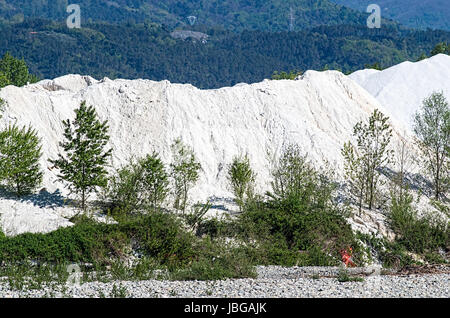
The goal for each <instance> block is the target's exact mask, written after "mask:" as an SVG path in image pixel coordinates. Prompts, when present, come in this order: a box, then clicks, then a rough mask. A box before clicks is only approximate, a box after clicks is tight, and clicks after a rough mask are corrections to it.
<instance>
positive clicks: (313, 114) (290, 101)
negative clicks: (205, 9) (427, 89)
mask: <svg viewBox="0 0 450 318" xmlns="http://www.w3.org/2000/svg"><path fill="white" fill-rule="evenodd" d="M0 98H3V99H4V100H5V101H7V108H6V111H5V113H4V115H3V118H2V119H1V120H0V127H4V126H5V125H7V124H9V123H14V122H16V123H17V124H19V125H28V124H31V125H32V126H33V127H34V128H36V129H37V131H38V133H39V136H40V137H41V138H42V144H43V152H44V155H43V158H42V167H43V170H44V171H45V178H44V185H43V186H44V187H46V190H47V191H48V193H49V196H50V198H52V195H51V194H52V193H54V192H55V191H58V190H59V191H61V193H62V195H63V196H64V195H67V193H66V191H65V189H64V188H63V187H62V185H61V184H60V183H57V182H56V171H55V170H52V171H51V170H49V169H48V168H49V167H50V165H49V163H48V161H47V160H48V159H49V158H55V157H56V154H57V151H58V142H59V141H60V140H61V139H62V129H63V127H62V124H61V121H62V120H64V119H67V118H73V116H74V112H73V110H74V109H75V108H76V107H78V106H79V104H80V102H81V101H83V100H86V101H87V103H88V104H91V105H95V107H96V109H97V112H98V114H99V116H100V118H101V119H102V120H108V121H109V125H110V134H111V146H112V148H113V150H114V156H113V159H112V165H113V166H115V167H118V166H120V165H121V164H124V163H126V162H127V160H128V159H129V158H130V156H143V155H145V154H147V153H150V152H152V151H153V150H156V151H157V152H159V153H160V154H161V156H162V158H163V160H164V161H165V162H166V163H167V164H168V163H170V162H171V152H170V145H171V143H172V142H173V141H174V139H175V138H177V137H181V138H182V139H183V141H184V142H185V143H187V144H189V145H190V146H192V147H193V148H194V150H195V152H196V155H197V157H198V159H199V161H200V163H201V165H202V174H201V175H202V177H201V180H200V182H199V183H198V186H197V187H196V188H195V189H194V191H193V196H194V197H193V200H202V201H204V200H206V199H207V198H210V197H216V198H218V199H216V200H215V201H214V203H215V204H218V205H220V204H225V203H224V202H225V201H223V200H222V201H221V199H219V198H222V199H223V198H229V197H230V193H229V191H228V189H227V182H226V166H227V165H228V164H229V163H230V162H231V161H232V158H233V156H235V155H238V154H245V153H248V155H249V157H250V160H251V163H252V165H253V168H254V170H255V171H257V173H258V178H257V181H258V186H259V189H258V190H259V191H264V190H267V189H268V187H269V182H270V169H271V159H273V158H276V157H277V156H278V155H279V154H280V151H281V149H282V148H283V145H285V144H286V143H290V142H293V143H297V144H299V145H300V146H301V147H302V149H303V150H304V152H305V153H308V154H309V156H310V158H311V160H312V161H313V162H315V163H316V164H317V165H321V164H323V163H324V161H325V160H327V161H328V162H329V163H330V164H331V166H332V167H334V168H336V171H337V172H338V173H339V172H341V171H342V169H341V168H342V158H341V154H340V149H341V147H342V145H343V143H344V142H345V141H347V140H349V139H350V138H351V132H352V127H353V126H354V125H355V124H356V123H357V122H358V121H360V120H365V119H366V118H367V117H368V116H369V115H370V113H371V112H372V111H373V110H374V109H375V108H379V109H380V110H381V111H383V112H386V110H385V109H383V107H382V106H381V105H380V104H379V103H378V102H377V100H376V99H375V98H374V97H373V96H371V95H370V94H369V93H367V92H366V91H365V90H364V89H362V88H361V87H360V86H358V85H357V84H356V83H355V82H353V81H352V80H351V79H349V78H348V77H346V76H344V75H343V74H341V73H339V72H336V71H328V72H315V71H308V72H306V73H305V75H304V76H302V77H301V78H299V79H298V80H296V81H287V80H285V81H284V80H283V81H264V82H261V83H257V84H253V85H247V84H240V85H237V86H235V87H228V88H221V89H216V90H199V89H197V88H195V87H193V86H191V85H179V84H171V83H169V82H167V81H163V82H153V81H149V80H115V81H112V80H109V79H103V80H101V81H96V80H94V79H92V78H90V77H83V76H79V75H68V76H64V77H61V78H57V79H55V80H53V81H49V80H46V81H42V82H40V83H37V84H33V85H28V86H26V87H23V88H17V87H13V86H9V87H6V88H4V89H2V90H1V91H0ZM393 125H394V127H400V126H401V124H399V123H395V122H394V123H393ZM35 201H39V196H36V197H32V198H31V199H30V200H24V201H23V202H17V201H16V200H13V199H11V198H10V199H5V198H0V213H1V218H2V226H3V229H4V230H5V231H6V232H7V233H8V234H10V235H13V234H18V233H22V232H26V231H34V232H35V231H39V232H46V231H51V230H53V229H55V228H57V227H58V226H64V225H70V224H68V223H67V221H66V220H65V219H63V218H61V215H64V214H71V213H73V211H72V209H70V208H67V207H61V206H59V205H58V204H56V206H55V205H54V204H44V205H42V204H41V205H39V204H36V202H35Z"/></svg>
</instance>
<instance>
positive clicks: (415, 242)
mask: <svg viewBox="0 0 450 318" xmlns="http://www.w3.org/2000/svg"><path fill="white" fill-rule="evenodd" d="M412 201H413V198H412V196H411V195H409V194H408V195H405V197H404V198H403V199H398V198H395V197H393V198H392V203H391V211H390V214H389V222H390V225H391V227H392V229H393V231H394V232H395V233H396V234H397V241H398V243H399V244H401V245H402V246H404V247H405V248H406V249H407V250H408V251H411V252H416V253H424V252H426V251H435V250H437V249H439V248H443V249H445V248H447V247H448V246H450V236H449V234H450V229H449V226H448V224H446V223H445V222H444V221H442V220H439V219H433V218H432V217H431V216H430V215H427V216H424V217H421V218H419V217H418V215H417V211H416V210H415V209H414V208H413V207H412Z"/></svg>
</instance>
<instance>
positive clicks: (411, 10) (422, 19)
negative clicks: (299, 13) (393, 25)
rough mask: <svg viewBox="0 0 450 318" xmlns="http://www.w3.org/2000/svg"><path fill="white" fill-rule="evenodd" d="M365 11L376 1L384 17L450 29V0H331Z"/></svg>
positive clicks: (408, 23)
mask: <svg viewBox="0 0 450 318" xmlns="http://www.w3.org/2000/svg"><path fill="white" fill-rule="evenodd" d="M331 1H333V2H335V3H338V4H342V5H345V6H348V7H351V8H354V9H357V10H361V11H363V12H365V11H366V9H367V6H368V5H369V4H372V3H376V4H378V5H379V6H380V8H381V12H382V17H385V18H389V19H393V20H396V21H398V22H400V23H402V24H403V25H405V26H408V27H411V28H416V29H419V28H420V29H425V28H432V29H442V30H450V1H449V0H377V1H374V0H331Z"/></svg>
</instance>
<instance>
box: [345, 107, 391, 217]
mask: <svg viewBox="0 0 450 318" xmlns="http://www.w3.org/2000/svg"><path fill="white" fill-rule="evenodd" d="M388 120H389V118H388V117H386V116H384V115H383V114H382V113H381V112H380V111H378V110H377V109H375V110H374V112H373V113H372V115H371V116H370V118H369V122H368V123H366V124H364V123H363V122H359V123H357V124H356V125H355V126H354V127H353V136H355V138H356V141H357V147H356V148H357V149H355V148H354V146H353V145H352V144H351V143H347V144H346V145H344V148H343V149H342V154H343V156H344V159H345V161H346V163H345V168H346V169H345V170H346V173H347V177H348V179H349V180H350V182H351V183H352V184H353V190H355V189H356V193H354V194H355V195H356V196H357V197H358V198H359V204H360V211H361V206H362V200H361V196H363V197H364V199H365V202H366V203H367V205H368V207H369V209H372V207H373V205H374V203H375V202H376V201H377V199H378V191H379V186H380V185H381V181H380V169H381V168H382V167H383V166H385V165H387V164H388V163H389V162H390V160H391V154H392V151H390V150H388V146H389V143H390V140H391V137H392V130H391V128H390V126H389V123H388Z"/></svg>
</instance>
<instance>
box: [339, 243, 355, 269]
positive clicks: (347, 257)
mask: <svg viewBox="0 0 450 318" xmlns="http://www.w3.org/2000/svg"><path fill="white" fill-rule="evenodd" d="M352 253H353V250H352V248H351V247H349V248H348V250H341V256H342V262H344V264H345V266H347V267H348V266H350V267H355V266H356V264H355V263H353V261H352Z"/></svg>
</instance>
